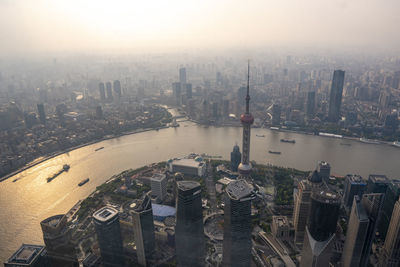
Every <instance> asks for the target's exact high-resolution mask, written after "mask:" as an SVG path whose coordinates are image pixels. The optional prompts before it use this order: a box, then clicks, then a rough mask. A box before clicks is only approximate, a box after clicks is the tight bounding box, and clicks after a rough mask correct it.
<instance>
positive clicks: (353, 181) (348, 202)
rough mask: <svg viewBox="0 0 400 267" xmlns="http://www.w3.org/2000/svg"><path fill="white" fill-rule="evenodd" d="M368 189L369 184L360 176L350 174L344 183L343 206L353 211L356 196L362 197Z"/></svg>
mask: <svg viewBox="0 0 400 267" xmlns="http://www.w3.org/2000/svg"><path fill="white" fill-rule="evenodd" d="M366 189H367V182H366V181H364V179H363V178H362V177H361V176H360V175H354V174H348V175H346V178H345V181H344V195H343V206H344V207H345V208H346V210H348V211H351V206H352V205H353V200H354V196H359V197H361V196H362V195H363V194H364V192H365V191H366Z"/></svg>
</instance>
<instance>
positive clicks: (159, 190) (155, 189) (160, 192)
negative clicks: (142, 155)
mask: <svg viewBox="0 0 400 267" xmlns="http://www.w3.org/2000/svg"><path fill="white" fill-rule="evenodd" d="M167 182H168V181H167V176H166V175H165V174H163V173H155V174H154V175H153V176H152V177H151V179H150V185H151V194H152V195H153V196H156V197H157V198H158V200H160V201H163V200H164V198H165V196H166V195H167Z"/></svg>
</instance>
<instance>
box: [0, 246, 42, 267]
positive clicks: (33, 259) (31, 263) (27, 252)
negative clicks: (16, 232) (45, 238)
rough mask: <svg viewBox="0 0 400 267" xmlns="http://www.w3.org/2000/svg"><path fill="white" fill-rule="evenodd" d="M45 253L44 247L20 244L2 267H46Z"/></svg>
mask: <svg viewBox="0 0 400 267" xmlns="http://www.w3.org/2000/svg"><path fill="white" fill-rule="evenodd" d="M48 266H49V262H48V261H47V251H46V248H45V247H44V246H39V245H28V244H22V246H21V247H20V248H19V249H18V250H17V251H16V252H14V254H13V255H12V256H11V257H10V258H9V259H8V260H7V261H6V262H4V267H48Z"/></svg>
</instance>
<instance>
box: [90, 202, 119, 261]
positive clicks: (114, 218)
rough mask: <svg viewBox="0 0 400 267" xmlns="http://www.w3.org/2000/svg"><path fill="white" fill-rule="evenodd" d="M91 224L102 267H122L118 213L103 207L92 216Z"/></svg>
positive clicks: (110, 208)
mask: <svg viewBox="0 0 400 267" xmlns="http://www.w3.org/2000/svg"><path fill="white" fill-rule="evenodd" d="M93 222H94V227H95V230H96V235H97V241H98V243H99V248H100V254H101V258H102V261H103V265H104V266H106V267H108V266H110V267H111V266H123V264H124V251H123V247H122V236H121V229H120V224H119V214H118V211H117V210H116V209H114V208H112V207H109V206H106V207H103V208H101V209H99V210H97V211H96V212H95V213H94V214H93Z"/></svg>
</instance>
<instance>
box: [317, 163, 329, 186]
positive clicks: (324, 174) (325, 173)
mask: <svg viewBox="0 0 400 267" xmlns="http://www.w3.org/2000/svg"><path fill="white" fill-rule="evenodd" d="M317 171H318V174H319V176H320V177H321V178H322V180H324V181H326V182H327V181H329V177H330V176H331V165H329V163H328V162H326V161H318V165H317Z"/></svg>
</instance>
